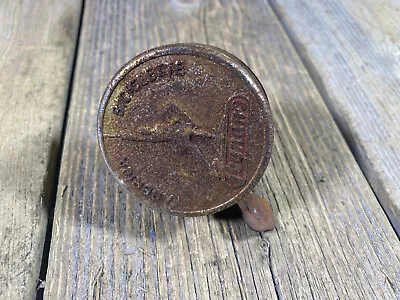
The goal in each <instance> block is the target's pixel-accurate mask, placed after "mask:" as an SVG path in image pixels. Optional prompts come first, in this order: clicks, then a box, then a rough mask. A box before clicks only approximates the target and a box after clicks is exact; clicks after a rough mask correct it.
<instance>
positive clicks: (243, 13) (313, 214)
mask: <svg viewBox="0 0 400 300" xmlns="http://www.w3.org/2000/svg"><path fill="white" fill-rule="evenodd" d="M81 17H82V18H81ZM399 18H400V10H399V7H398V4H396V3H395V2H394V1H391V0H384V1H380V2H379V3H377V2H373V1H353V2H351V3H348V2H347V1H345V0H342V1H328V0H326V1H318V2H317V1H313V2H311V3H310V2H306V1H304V2H303V1H294V0H293V1H283V0H282V1H280V0H272V1H244V0H235V1H228V0H225V1H222V0H220V1H211V0H210V1H205V0H203V1H202V0H169V1H161V0H158V1H133V0H132V1H122V0H118V1H85V3H82V2H81V1H45V0H40V1H36V2H34V3H33V2H28V1H26V2H25V1H22V2H21V3H20V2H18V3H17V2H14V1H2V2H1V3H0V29H2V30H0V38H1V40H0V43H1V45H3V47H2V48H1V50H0V62H1V63H0V92H1V93H0V94H1V97H2V100H1V102H0V108H1V109H0V116H1V120H2V124H1V125H2V127H1V129H0V140H1V146H0V149H1V150H0V151H1V152H0V200H1V201H0V240H1V241H2V244H0V297H1V298H5V299H32V298H35V297H36V296H37V295H39V297H41V296H42V294H43V289H44V296H45V298H47V299H88V298H93V299H157V298H160V299H166V298H168V299H241V298H242V299H281V298H282V299H297V298H303V299H311V298H316V299H396V298H400V260H399V257H400V243H399V239H398V236H396V230H398V231H399V230H400V228H399V227H398V224H399V215H400V212H399V203H400V189H399V179H398V178H399V177H398V175H399V173H400V165H399V163H398V161H399V158H400V154H399V148H400V147H399V145H400V131H399V127H398V126H396V125H397V124H398V123H399V115H398V112H399V109H398V107H399V102H400V100H399V94H400V88H399V87H400V84H399V83H400V82H399V76H400V67H399V53H400V52H399V49H400V48H399V39H400V37H399V32H400V31H399V30H398V29H399V27H398V26H399V25H398V22H397V21H396V20H398V19H399ZM80 20H81V22H80ZM396 28H397V30H396ZM78 35H79V39H78V38H77V37H78ZM174 42H200V43H208V44H211V45H215V46H218V47H221V48H223V49H226V50H228V51H230V52H232V53H233V54H235V55H236V56H238V57H239V58H240V59H242V60H243V61H244V62H245V63H246V64H248V65H249V66H250V68H251V69H252V70H253V71H254V73H255V74H256V75H257V76H258V78H259V79H260V81H261V82H262V84H263V86H264V88H265V89H266V92H267V94H268V96H269V98H270V102H271V108H272V113H273V118H274V122H275V127H276V132H275V142H274V149H273V153H272V159H271V162H270V164H269V166H268V169H267V172H266V173H265V175H264V177H263V178H262V180H261V181H260V183H259V184H258V186H257V187H256V190H255V191H256V193H258V194H260V195H263V196H264V197H266V198H267V199H268V200H269V201H270V203H271V205H272V206H273V209H274V214H275V217H276V226H277V227H276V229H275V230H274V231H271V232H267V233H263V234H259V233H256V232H254V231H252V230H250V229H249V228H248V227H246V226H245V224H244V223H243V221H242V219H241V218H240V217H237V215H236V213H235V211H234V210H232V211H231V213H230V214H226V213H225V214H218V215H216V216H205V217H196V218H182V217H175V216H170V215H167V214H162V213H158V212H154V211H151V210H150V209H147V208H145V207H142V206H141V205H139V204H138V203H137V202H135V201H134V200H133V199H132V198H130V197H129V195H127V194H126V193H125V192H123V190H122V189H121V188H120V187H119V186H118V184H117V183H116V181H115V180H114V179H113V178H112V176H111V174H109V173H108V171H107V168H106V166H105V164H104V162H103V159H102V157H101V155H100V153H99V149H98V145H97V141H96V117H97V108H98V104H99V100H100V97H101V95H102V93H103V91H104V89H105V87H106V85H107V83H108V81H109V80H110V78H111V77H112V76H113V75H114V73H115V72H116V71H117V70H118V69H119V68H120V67H121V66H122V64H123V63H125V62H126V61H127V60H129V59H131V58H132V57H134V56H135V55H137V54H138V53H140V52H141V51H143V50H146V49H148V48H151V47H154V46H158V45H161V44H167V43H174ZM75 49H76V57H75V59H74V53H75ZM72 71H73V72H72ZM71 72H72V73H71ZM71 74H73V76H71ZM68 95H70V97H69V96H68ZM67 99H69V103H70V104H69V105H66V103H67ZM396 112H397V113H396ZM63 124H66V127H64V131H62V127H63ZM62 132H65V135H64V134H62ZM60 144H61V145H62V146H61V149H60ZM61 150H62V156H61V157H59V153H60V152H59V151H61ZM58 164H60V168H59V170H58V168H57V165H58ZM55 188H57V192H56V193H54V194H53V193H52V189H55ZM53 196H54V197H53ZM54 202H55V203H54ZM53 205H55V212H54V222H53V223H51V222H50V223H49V225H48V226H47V223H48V219H49V220H50V221H51V216H52V209H51V208H52V206H53ZM48 215H49V216H50V218H49V217H48ZM228 215H229V217H227V216H228ZM51 229H52V231H51ZM46 230H47V235H48V237H49V239H48V242H51V247H50V248H51V250H50V253H49V252H48V251H47V248H46V247H45V248H43V245H44V243H45V234H46ZM49 233H52V234H51V235H50V234H49ZM43 249H44V250H43ZM42 253H43V254H44V255H43V259H42ZM47 261H48V269H47V276H46V278H44V275H43V273H44V274H45V273H46V272H45V271H46V268H47ZM40 269H42V276H40ZM39 277H41V278H39ZM42 281H43V282H42ZM36 287H38V289H39V293H38V294H37V291H36Z"/></svg>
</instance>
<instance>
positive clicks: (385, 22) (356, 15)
mask: <svg viewBox="0 0 400 300" xmlns="http://www.w3.org/2000/svg"><path fill="white" fill-rule="evenodd" d="M271 4H272V6H273V7H274V8H275V10H276V12H277V14H278V15H279V17H280V18H281V19H282V21H283V23H284V26H285V27H286V29H287V31H288V33H289V35H290V36H291V38H292V40H293V42H294V44H295V45H296V47H297V49H298V51H299V53H300V55H301V56H302V58H303V61H304V62H305V64H306V66H307V68H308V70H309V71H310V72H311V74H312V76H313V78H314V81H315V82H316V83H317V86H318V88H319V90H320V92H321V93H322V95H323V97H324V100H325V101H326V103H327V105H328V107H329V109H330V111H331V112H332V113H333V115H334V117H335V120H336V122H337V123H338V124H339V126H340V128H341V131H342V133H343V134H344V135H345V137H346V139H347V141H348V143H349V145H350V147H351V149H352V151H353V153H354V154H355V156H356V159H357V161H358V163H359V164H360V166H361V168H362V170H363V172H364V174H365V176H366V177H367V179H368V181H369V183H370V184H371V186H372V188H373V189H374V192H375V194H376V195H377V197H378V199H379V201H380V203H381V204H382V206H383V208H384V209H385V211H386V213H387V215H388V216H389V218H390V220H391V222H392V224H393V226H394V227H395V230H396V231H397V233H400V176H399V175H400V126H399V124H400V110H399V103H400V102H399V99H400V56H399V45H400V25H399V22H398V20H399V19H400V3H399V2H397V1H391V0H384V1H372V0H368V1H361V0H357V1H345V0H342V1H329V0H325V1H318V2H317V1H314V2H309V1H294V0H291V1H281V0H272V1H271Z"/></svg>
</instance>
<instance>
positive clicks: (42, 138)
mask: <svg viewBox="0 0 400 300" xmlns="http://www.w3.org/2000/svg"><path fill="white" fill-rule="evenodd" d="M80 10H81V5H80V3H79V1H46V0H41V1H0V95H1V101H0V120H1V128H0V141H1V144H0V241H1V243H0V298H2V299H33V298H35V296H36V285H37V283H38V278H39V271H40V264H41V257H42V252H43V243H44V239H45V233H46V225H47V218H48V216H47V214H48V209H49V206H50V202H51V201H54V199H50V197H52V196H54V195H51V193H52V190H53V191H54V185H55V182H54V180H53V179H54V175H53V174H54V167H55V163H56V161H55V160H56V157H57V153H58V150H59V149H58V148H59V144H60V135H61V128H62V124H63V119H64V110H65V104H66V100H67V94H68V89H69V79H70V74H71V70H72V62H73V56H74V51H75V43H76V36H77V30H78V22H79V17H80ZM53 198H54V197H53Z"/></svg>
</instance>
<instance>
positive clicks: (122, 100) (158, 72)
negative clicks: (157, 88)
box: [111, 60, 185, 117]
mask: <svg viewBox="0 0 400 300" xmlns="http://www.w3.org/2000/svg"><path fill="white" fill-rule="evenodd" d="M183 75H185V65H184V63H183V62H182V61H179V60H177V61H174V62H170V63H160V64H158V65H156V66H149V67H147V68H146V69H143V70H142V71H141V72H140V73H139V74H136V75H135V76H134V77H133V78H131V79H130V80H128V82H127V83H126V84H125V90H126V92H127V94H125V93H124V92H122V93H121V94H124V95H122V96H121V94H120V95H118V97H117V98H116V100H115V101H114V104H113V105H112V107H111V109H112V112H113V113H114V114H116V115H117V116H120V117H123V116H124V113H125V109H126V103H129V102H130V100H131V98H130V97H131V96H133V95H134V94H135V93H136V92H138V91H139V90H140V89H141V88H142V87H144V86H146V85H148V84H149V83H151V82H156V81H157V80H159V79H162V78H164V77H166V76H168V77H173V76H183Z"/></svg>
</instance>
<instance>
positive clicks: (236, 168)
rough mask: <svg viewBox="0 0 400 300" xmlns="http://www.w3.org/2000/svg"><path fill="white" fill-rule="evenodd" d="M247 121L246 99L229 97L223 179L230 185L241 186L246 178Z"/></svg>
mask: <svg viewBox="0 0 400 300" xmlns="http://www.w3.org/2000/svg"><path fill="white" fill-rule="evenodd" d="M248 123H249V107H248V100H247V99H246V98H245V97H242V96H237V97H233V98H231V99H230V101H229V103H228V126H227V137H226V162H225V163H226V171H225V180H226V181H227V182H228V183H229V184H230V185H232V186H241V185H243V184H245V183H246V180H247V160H246V155H247V149H246V147H247V145H246V144H247V131H248Z"/></svg>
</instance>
